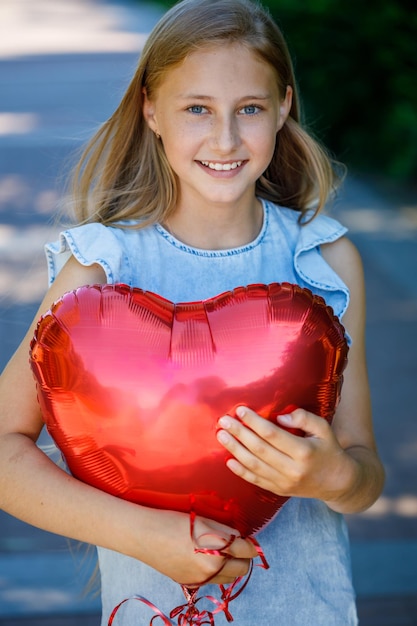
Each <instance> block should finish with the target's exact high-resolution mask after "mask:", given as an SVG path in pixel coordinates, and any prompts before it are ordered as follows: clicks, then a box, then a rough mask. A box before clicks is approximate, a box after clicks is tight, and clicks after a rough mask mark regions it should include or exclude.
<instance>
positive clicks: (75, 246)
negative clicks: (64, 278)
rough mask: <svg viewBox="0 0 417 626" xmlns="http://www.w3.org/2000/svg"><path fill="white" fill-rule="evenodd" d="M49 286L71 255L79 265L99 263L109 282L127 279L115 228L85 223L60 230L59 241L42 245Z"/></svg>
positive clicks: (121, 247)
mask: <svg viewBox="0 0 417 626" xmlns="http://www.w3.org/2000/svg"><path fill="white" fill-rule="evenodd" d="M45 253H46V258H47V262H48V278H49V284H50V285H51V284H52V283H53V281H54V280H55V278H56V277H57V275H58V273H59V272H60V270H61V269H62V267H63V266H64V265H65V263H66V262H67V261H68V259H69V258H70V256H71V255H73V256H74V257H75V258H76V259H77V261H78V262H79V263H81V265H85V266H90V265H94V264H98V265H100V266H101V267H102V268H103V270H104V272H105V274H106V278H107V282H108V283H109V284H113V283H115V282H130V277H129V276H128V269H129V262H128V259H127V255H126V254H125V251H124V249H123V246H122V245H121V241H120V238H119V237H118V234H117V229H116V228H110V227H108V226H104V225H103V224H98V223H94V224H85V225H83V226H77V227H76V228H71V229H69V230H65V231H63V232H61V234H60V236H59V240H58V241H55V242H53V243H48V244H46V246H45Z"/></svg>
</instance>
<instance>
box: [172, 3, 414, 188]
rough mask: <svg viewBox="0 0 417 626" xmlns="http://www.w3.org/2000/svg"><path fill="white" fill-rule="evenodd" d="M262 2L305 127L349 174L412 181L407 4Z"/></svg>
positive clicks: (411, 41) (411, 17)
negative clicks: (281, 44) (287, 54)
mask: <svg viewBox="0 0 417 626" xmlns="http://www.w3.org/2000/svg"><path fill="white" fill-rule="evenodd" d="M262 2H263V4H264V5H265V6H267V7H268V8H269V10H270V11H271V13H272V15H273V16H274V18H275V19H276V21H277V22H278V24H279V25H280V26H281V28H282V30H283V32H284V35H285V37H286V39H287V41H288V44H289V48H290V51H291V54H292V57H293V59H294V64H295V71H296V76H297V79H298V84H299V87H300V92H301V99H302V103H303V108H304V117H305V121H306V123H307V126H308V127H309V128H310V129H311V130H312V131H313V132H314V133H315V134H316V135H317V136H318V137H319V138H320V139H322V140H323V141H324V142H325V143H326V144H327V145H328V146H329V147H330V149H331V150H332V151H333V152H334V153H335V154H336V156H337V158H339V159H340V160H342V161H345V162H346V163H348V164H349V165H352V166H354V167H355V168H356V169H360V170H361V171H363V172H369V173H378V174H382V175H384V176H388V177H390V178H393V179H396V180H403V181H405V182H407V181H410V182H412V181H416V180H417V5H415V0H262ZM160 3H162V4H164V5H165V6H167V7H169V6H172V5H173V4H175V2H174V1H170V0H162V2H161V0H160Z"/></svg>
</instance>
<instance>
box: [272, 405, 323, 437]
mask: <svg viewBox="0 0 417 626" xmlns="http://www.w3.org/2000/svg"><path fill="white" fill-rule="evenodd" d="M277 422H278V424H282V426H285V427H286V428H296V429H299V430H301V431H303V432H304V433H305V436H306V437H317V438H319V439H324V438H325V437H326V435H327V433H328V431H329V428H330V427H329V424H328V422H327V421H326V420H325V419H323V418H322V417H319V416H318V415H314V413H310V412H309V411H305V410H304V409H296V410H295V411H292V412H291V413H287V414H285V415H278V417H277Z"/></svg>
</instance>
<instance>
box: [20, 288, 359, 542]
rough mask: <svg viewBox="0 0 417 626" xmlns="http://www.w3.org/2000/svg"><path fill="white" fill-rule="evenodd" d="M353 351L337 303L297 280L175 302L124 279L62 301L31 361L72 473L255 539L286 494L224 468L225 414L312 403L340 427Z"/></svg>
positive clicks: (272, 411) (43, 325)
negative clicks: (338, 413) (220, 428)
mask: <svg viewBox="0 0 417 626" xmlns="http://www.w3.org/2000/svg"><path fill="white" fill-rule="evenodd" d="M347 351H348V348H347V344H346V340H345V336H344V329H343V327H342V326H341V324H340V323H339V321H338V320H337V318H336V317H335V316H334V314H333V311H332V309H331V308H330V307H328V306H326V303H325V302H324V300H323V299H322V298H320V297H318V296H315V295H313V294H312V293H311V292H310V291H309V290H307V289H303V288H301V287H299V286H297V285H290V284H287V283H283V284H278V283H273V284H271V285H261V284H259V285H250V286H248V287H238V288H236V289H234V290H233V291H230V292H227V293H223V294H221V295H219V296H217V297H214V298H211V299H209V300H205V301H202V302H186V303H180V304H173V303H172V302H170V301H168V300H165V299H164V298H162V297H160V296H159V295H156V294H153V293H150V292H145V291H142V290H141V289H138V288H130V287H128V286H126V285H122V284H118V285H104V286H102V285H93V286H85V287H81V288H79V289H77V290H75V291H72V292H69V293H66V294H65V295H64V296H62V298H60V299H59V300H58V301H57V302H56V303H55V304H54V305H53V306H52V307H51V310H50V311H48V312H47V313H46V314H45V315H44V316H42V318H41V319H40V321H39V323H38V326H37V329H36V332H35V335H34V339H33V341H32V343H31V353H30V362H31V366H32V369H33V372H34V375H35V378H36V381H37V386H38V398H39V403H40V406H41V410H42V413H43V417H44V420H45V423H46V425H47V428H48V431H49V433H50V434H51V436H52V438H53V439H54V441H55V443H56V445H57V446H58V448H59V449H60V450H61V452H62V454H63V456H64V458H65V461H66V463H67V465H68V468H69V470H70V471H71V473H72V474H73V475H74V476H76V477H77V478H79V479H80V480H82V481H84V482H86V483H89V484H91V485H94V486H95V487H98V488H100V489H102V490H104V491H106V492H109V493H111V494H114V495H116V496H119V497H121V498H124V499H126V500H129V501H132V502H136V503H140V504H142V505H145V506H150V507H156V508H163V509H171V510H177V511H184V512H190V511H193V512H195V513H196V514H198V515H202V516H204V517H207V518H210V519H214V520H217V521H219V522H222V523H224V524H227V525H229V526H231V527H232V528H236V529H237V530H238V531H239V532H240V533H241V535H242V536H245V537H247V536H250V535H251V534H253V533H255V532H257V531H259V530H260V529H261V528H263V527H264V526H265V525H266V524H267V523H268V522H269V521H270V520H271V519H272V518H273V517H274V516H275V514H276V513H277V512H278V510H279V509H280V507H281V506H282V505H283V504H284V502H285V501H286V498H284V497H281V496H279V495H275V494H272V493H270V492H268V491H265V490H264V489H261V488H259V487H256V486H254V485H252V484H249V483H247V482H246V481H244V480H243V479H241V478H239V477H237V476H235V475H234V474H232V472H231V471H230V470H229V469H228V468H227V467H226V463H225V462H226V459H227V458H228V456H229V453H228V452H227V451H226V450H225V449H224V448H223V447H222V446H221V445H220V444H219V443H218V442H217V439H216V428H217V421H218V418H219V417H220V416H222V415H224V414H226V413H228V414H230V415H234V411H235V408H236V407H237V406H239V405H242V404H245V405H247V406H249V407H251V408H252V409H254V410H255V411H256V412H257V413H259V414H260V415H262V416H263V417H265V418H266V419H270V420H272V421H274V420H275V419H276V416H277V415H278V414H280V413H281V414H282V413H286V412H288V411H291V410H293V409H294V408H296V407H303V408H305V409H307V410H308V411H312V412H313V413H315V414H317V415H320V416H322V417H323V418H325V419H326V420H328V421H329V422H330V421H331V419H332V416H333V414H334V412H335V409H336V406H337V403H338V401H339V397H340V390H341V385H342V378H343V376H342V374H343V370H344V368H345V365H346V360H347ZM300 434H301V433H300Z"/></svg>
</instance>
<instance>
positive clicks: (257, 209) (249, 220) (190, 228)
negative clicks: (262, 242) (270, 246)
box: [164, 199, 263, 250]
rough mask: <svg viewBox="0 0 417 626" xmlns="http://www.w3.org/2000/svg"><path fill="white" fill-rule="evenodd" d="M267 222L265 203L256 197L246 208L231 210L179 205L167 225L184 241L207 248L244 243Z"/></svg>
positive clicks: (249, 240) (196, 246)
mask: <svg viewBox="0 0 417 626" xmlns="http://www.w3.org/2000/svg"><path fill="white" fill-rule="evenodd" d="M262 224H263V207H262V203H261V202H260V201H259V200H257V199H256V200H255V202H254V203H253V205H252V206H251V207H248V208H247V209H246V210H245V209H244V208H243V207H241V208H239V209H238V210H233V211H228V210H225V208H224V207H217V208H216V207H213V206H212V207H211V208H210V210H209V211H206V212H200V214H198V215H197V214H196V212H195V211H187V210H186V209H177V210H176V211H175V212H174V213H173V214H172V215H171V216H170V217H169V218H168V219H167V220H166V221H165V222H164V226H165V228H166V229H167V231H168V232H170V233H171V235H172V236H173V237H175V238H176V239H178V240H179V241H182V242H183V243H185V244H187V245H189V246H191V247H193V248H200V249H203V250H204V249H205V250H227V249H229V248H239V247H241V246H244V245H246V244H248V243H250V242H251V241H253V240H254V239H256V237H257V236H258V235H259V233H260V231H261V229H262Z"/></svg>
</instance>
